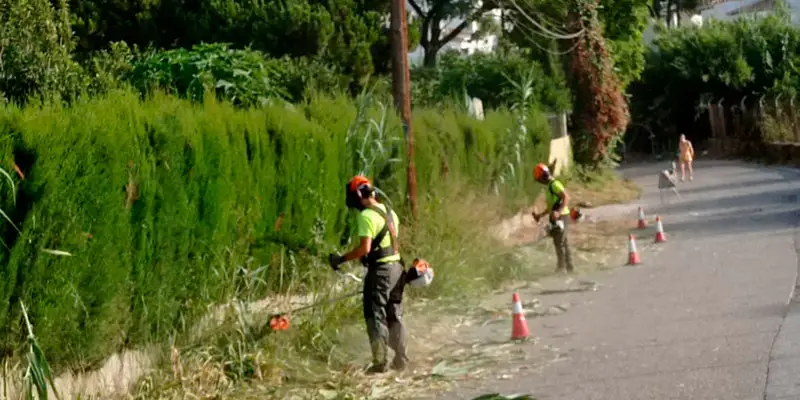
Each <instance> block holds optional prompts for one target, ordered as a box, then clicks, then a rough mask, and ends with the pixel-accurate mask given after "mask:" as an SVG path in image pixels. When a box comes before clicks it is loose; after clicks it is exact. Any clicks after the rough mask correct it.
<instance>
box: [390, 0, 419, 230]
mask: <svg viewBox="0 0 800 400" xmlns="http://www.w3.org/2000/svg"><path fill="white" fill-rule="evenodd" d="M391 30H392V95H393V97H394V106H395V107H396V108H397V111H398V112H399V113H400V118H401V119H402V120H403V130H404V132H405V136H406V152H407V155H406V156H407V158H408V178H407V180H408V201H409V203H410V204H411V214H412V215H413V216H414V220H415V221H416V220H417V219H418V218H419V212H418V209H417V168H416V165H415V164H414V134H413V131H412V129H411V93H410V91H411V72H410V71H409V68H408V22H407V21H406V0H392V19H391Z"/></svg>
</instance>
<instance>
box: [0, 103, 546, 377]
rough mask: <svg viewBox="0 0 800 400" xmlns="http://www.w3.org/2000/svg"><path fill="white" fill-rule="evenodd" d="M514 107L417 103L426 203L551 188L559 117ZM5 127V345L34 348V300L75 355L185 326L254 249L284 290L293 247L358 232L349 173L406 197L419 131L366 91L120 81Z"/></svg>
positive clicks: (51, 338)
mask: <svg viewBox="0 0 800 400" xmlns="http://www.w3.org/2000/svg"><path fill="white" fill-rule="evenodd" d="M354 121H355V122H354ZM514 121H515V119H514V118H512V115H511V114H510V113H509V112H506V111H493V112H489V113H488V115H487V117H486V120H484V121H477V120H475V119H473V118H471V117H469V116H468V115H466V114H465V113H463V112H460V111H459V110H458V109H457V108H455V107H441V108H438V109H421V110H415V126H414V129H415V131H414V133H415V137H416V162H417V167H418V173H419V177H418V188H419V189H418V190H419V193H420V202H422V203H423V204H424V203H425V202H426V201H430V199H431V198H434V197H435V198H436V199H437V200H439V201H448V200H450V199H453V196H452V195H450V194H449V192H448V189H447V187H448V185H447V184H443V183H456V184H458V185H461V186H462V187H463V186H468V187H470V188H473V189H474V190H486V191H488V190H493V188H494V186H495V185H493V183H495V182H500V181H502V182H504V183H502V184H500V185H499V186H497V187H499V190H500V195H501V196H500V197H501V198H503V199H507V200H508V203H507V204H508V205H509V206H516V205H518V204H520V202H521V201H523V200H524V199H527V198H530V197H531V196H532V195H533V194H535V193H532V191H533V190H534V189H536V186H534V183H533V182H532V180H531V179H529V173H528V171H529V168H528V166H530V165H532V164H533V163H534V162H536V161H538V160H541V159H542V158H543V157H544V156H546V152H547V149H548V139H549V128H548V125H547V123H546V120H545V119H544V118H543V116H542V115H540V114H538V113H535V112H534V113H532V114H531V115H530V116H529V118H528V120H527V121H528V122H527V123H526V131H520V130H519V127H516V126H514V123H515V122H514ZM519 132H527V133H524V135H522V136H520V135H519ZM0 137H1V138H2V140H1V141H0V166H2V168H3V169H5V170H6V171H10V172H11V174H12V175H13V177H14V179H15V183H16V185H17V187H16V193H13V191H12V189H11V187H10V186H11V185H8V184H7V183H8V182H3V184H4V186H3V187H2V189H0V190H2V192H1V193H2V195H0V206H1V207H2V210H3V211H4V212H5V213H6V214H7V215H8V217H9V219H10V220H11V221H13V222H14V224H13V225H12V224H11V223H9V222H8V221H4V223H3V224H0V234H1V235H2V240H3V246H2V248H0V257H2V277H3V279H2V281H0V282H2V283H1V284H0V285H1V286H0V301H2V305H0V349H1V350H2V351H3V352H4V354H6V355H10V354H15V353H16V350H18V349H19V348H20V344H21V343H22V342H23V340H24V333H25V332H23V329H22V327H21V317H20V315H21V314H20V307H19V303H20V301H24V302H25V303H26V305H28V307H29V312H30V315H31V318H32V322H33V324H34V327H35V329H36V333H37V336H38V337H39V340H40V344H41V345H42V347H43V350H44V351H45V353H46V354H47V356H48V358H49V359H50V360H51V363H52V364H53V365H56V366H59V367H66V366H76V365H81V366H90V365H91V364H92V363H94V362H97V361H99V360H101V359H103V358H105V357H106V356H108V355H110V354H111V353H113V352H114V351H117V350H118V349H119V348H121V347H123V346H135V345H137V344H141V343H146V342H148V341H154V340H160V339H163V338H165V337H167V336H168V335H170V334H172V333H174V332H176V331H180V330H182V329H186V328H187V327H188V326H190V325H191V323H192V322H193V321H195V320H196V318H197V317H198V316H200V315H202V314H203V313H204V312H206V310H207V307H208V306H209V305H210V304H213V303H219V302H222V301H225V300H226V299H227V298H229V297H230V296H232V295H233V294H234V293H235V290H236V288H235V287H232V284H231V283H230V282H231V281H230V280H228V279H224V277H225V276H229V275H230V274H232V273H236V268H237V266H241V265H245V264H247V263H248V262H249V261H248V260H251V259H253V258H255V259H257V260H258V263H259V264H261V265H265V266H267V267H270V268H271V269H268V271H267V273H266V275H265V276H266V277H267V279H266V282H267V285H266V286H265V287H264V288H263V290H264V292H265V293H264V294H266V293H267V292H270V291H272V292H278V291H282V290H285V287H283V285H284V278H283V275H284V274H291V275H292V276H293V277H295V278H296V279H293V281H296V282H301V283H302V282H303V276H306V275H307V274H309V273H311V272H310V271H307V270H303V268H304V267H303V265H304V264H303V263H297V264H296V267H295V268H294V269H293V270H291V271H283V269H281V270H280V272H279V271H278V268H272V267H275V265H276V261H275V260H276V255H277V254H278V253H279V252H281V253H282V252H284V251H286V250H288V251H293V252H297V253H298V254H300V253H304V254H310V255H312V256H313V255H319V254H322V248H326V249H330V248H335V247H338V246H341V245H342V244H344V243H346V240H347V238H348V237H349V235H350V233H351V217H352V215H351V214H350V213H348V212H347V211H346V210H345V208H344V194H343V188H344V183H345V182H346V181H347V180H348V179H349V178H350V177H351V176H352V175H354V174H355V173H358V172H366V173H367V174H368V175H369V176H370V177H372V178H374V180H375V182H376V185H377V186H378V187H379V188H380V189H382V191H383V192H385V193H386V194H387V195H388V198H389V199H391V201H392V204H393V205H394V207H395V208H396V209H398V210H399V211H400V212H401V213H405V210H406V202H407V201H406V199H405V196H404V193H405V190H404V189H405V184H406V182H405V180H406V178H405V160H404V155H405V145H404V141H403V131H402V129H400V125H399V123H398V120H397V118H396V117H395V116H394V113H393V110H392V109H391V108H390V107H389V108H387V107H382V106H381V105H380V104H378V103H375V102H369V101H368V99H367V98H362V103H361V104H358V103H354V102H353V101H352V100H350V99H347V98H313V99H312V100H309V101H308V102H307V103H305V104H299V105H269V106H266V107H263V108H257V109H256V108H254V109H246V110H242V109H237V108H235V107H233V106H231V105H229V104H227V103H220V102H215V101H213V100H211V101H206V102H205V103H203V104H197V103H192V102H189V101H186V100H181V99H178V98H175V97H171V96H166V95H154V96H151V97H148V98H145V99H142V98H140V96H139V95H138V94H134V93H132V92H127V91H120V92H114V93H109V94H107V95H105V96H103V97H98V98H92V99H87V100H83V101H81V102H78V103H76V104H73V105H71V106H69V107H64V106H59V105H49V104H45V105H41V104H40V105H29V106H27V107H25V108H15V107H13V106H6V107H4V108H0ZM521 137H522V138H523V139H524V142H523V143H519V142H518V141H519V140H521V139H520V138H521ZM515 140H516V141H517V142H515ZM509 149H512V150H509ZM513 149H517V150H513ZM517 157H519V160H517ZM518 161H520V162H518ZM515 166H516V169H515V168H514V167H515ZM15 168H19V170H20V172H21V174H16V173H14V172H13V171H15ZM519 168H523V169H522V170H519ZM509 171H511V172H513V173H511V174H509ZM20 175H24V179H23V178H22V177H21V176H20ZM448 196H449V197H448ZM48 250H60V251H64V252H68V253H69V254H70V255H59V254H53V253H52V252H48ZM298 277H299V278H298ZM287 280H288V279H287Z"/></svg>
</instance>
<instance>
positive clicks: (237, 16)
mask: <svg viewBox="0 0 800 400" xmlns="http://www.w3.org/2000/svg"><path fill="white" fill-rule="evenodd" d="M388 4H389V3H388V2H385V1H357V0H325V1H312V0H291V1H267V0H245V1H234V0H202V1H198V2H191V3H185V2H182V1H177V0H162V1H159V2H151V1H144V0H103V1H95V0H77V1H76V2H75V3H74V5H73V15H74V28H75V31H76V36H77V38H78V43H79V50H80V51H81V52H82V53H84V52H94V51H98V50H103V49H105V48H106V47H107V45H108V43H112V42H120V41H122V42H126V43H128V44H130V45H138V46H140V47H143V48H145V47H148V46H154V47H155V48H158V49H169V48H175V47H183V48H190V47H192V46H195V45H199V44H202V43H210V42H215V43H218V42H223V43H230V44H231V47H233V48H237V49H243V48H252V49H254V50H258V51H261V52H263V53H265V54H266V55H268V56H270V57H273V58H281V57H283V56H290V57H293V58H301V57H321V59H322V60H323V61H325V62H326V63H327V64H330V65H333V66H335V67H336V68H337V69H339V70H340V71H341V72H342V73H345V74H347V75H348V76H349V77H350V78H351V79H352V80H353V81H354V82H356V83H361V81H362V80H363V79H365V78H366V77H368V76H370V75H371V74H372V73H373V72H374V67H373V64H375V63H377V64H380V63H383V62H385V56H384V58H382V59H379V60H375V61H373V54H372V49H373V46H378V45H380V42H381V41H382V40H384V39H385V37H386V34H387V32H385V31H384V30H383V28H382V26H383V12H385V11H388Z"/></svg>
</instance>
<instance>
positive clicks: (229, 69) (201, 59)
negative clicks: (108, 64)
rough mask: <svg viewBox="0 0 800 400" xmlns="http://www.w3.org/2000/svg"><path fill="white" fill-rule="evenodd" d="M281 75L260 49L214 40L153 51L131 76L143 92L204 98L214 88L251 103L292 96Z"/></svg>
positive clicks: (225, 95) (241, 102)
mask: <svg viewBox="0 0 800 400" xmlns="http://www.w3.org/2000/svg"><path fill="white" fill-rule="evenodd" d="M278 75H279V69H278V68H276V66H275V65H274V64H272V63H268V62H266V60H265V59H264V56H263V55H262V54H261V53H260V52H257V51H251V50H234V49H230V48H229V47H228V46H227V45H225V44H211V45H198V46H194V47H193V48H192V49H191V50H186V49H176V50H167V51H159V52H154V53H150V54H148V55H147V56H145V57H144V58H143V59H141V60H138V61H137V62H136V64H135V65H134V67H133V70H132V71H131V72H130V74H129V76H128V79H129V80H130V81H131V82H132V83H133V85H134V86H136V87H137V88H139V89H140V90H141V91H143V92H148V91H150V90H152V89H154V88H167V89H170V90H171V91H173V92H174V93H176V94H179V95H182V96H186V97H188V98H190V99H192V100H195V101H201V100H202V99H203V96H205V94H206V92H207V91H209V90H213V91H215V92H216V94H217V96H219V98H224V99H227V100H230V101H231V102H233V103H234V104H236V105H243V106H252V105H264V104H266V103H267V102H268V101H269V100H270V99H274V98H278V99H281V98H283V99H286V98H288V97H289V95H288V93H287V92H286V91H285V90H284V88H283V87H281V86H280V85H278V83H277V81H278Z"/></svg>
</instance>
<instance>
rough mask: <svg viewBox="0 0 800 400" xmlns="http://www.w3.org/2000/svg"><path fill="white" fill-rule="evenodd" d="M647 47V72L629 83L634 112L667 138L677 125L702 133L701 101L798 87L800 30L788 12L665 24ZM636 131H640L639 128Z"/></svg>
mask: <svg viewBox="0 0 800 400" xmlns="http://www.w3.org/2000/svg"><path fill="white" fill-rule="evenodd" d="M655 45H656V48H655V49H654V50H651V51H650V52H649V53H648V54H647V64H646V69H645V72H644V74H643V76H642V79H641V81H640V82H638V83H636V84H635V85H633V86H632V94H633V104H632V108H633V112H634V120H636V121H638V122H637V123H638V125H639V126H640V127H641V126H644V127H645V129H644V131H645V132H647V133H648V134H649V132H648V130H649V131H652V132H654V133H656V134H657V136H659V139H657V140H662V139H660V137H662V136H663V135H666V136H668V137H669V140H670V141H674V140H675V136H677V134H679V133H689V134H691V135H692V137H693V138H694V139H695V140H700V139H703V138H704V137H705V136H704V134H705V133H706V132H707V129H700V128H701V127H703V126H704V125H703V124H705V122H706V120H707V118H701V119H698V118H697V117H698V116H699V114H698V111H700V110H699V109H698V106H700V105H701V103H702V102H704V101H708V100H712V101H715V102H716V101H719V100H720V99H722V98H725V102H726V104H728V105H730V104H736V103H738V102H739V101H741V100H742V98H743V97H744V96H749V98H750V101H749V104H753V102H754V101H757V100H758V98H759V97H760V96H762V95H764V94H768V95H777V94H779V93H782V94H783V95H784V96H787V97H788V96H792V95H794V94H795V93H797V91H798V89H800V75H798V74H797V72H796V70H795V67H794V66H795V65H798V63H800V56H798V54H800V30H798V29H797V28H796V27H794V26H793V25H792V24H791V21H790V20H789V16H788V14H787V13H785V12H778V13H775V14H773V15H770V16H767V17H764V18H761V19H752V18H740V19H737V20H736V21H734V22H716V21H710V22H709V23H708V24H706V25H704V26H703V27H702V28H695V27H685V28H679V29H670V30H667V31H665V32H664V33H663V34H662V35H661V36H659V37H658V38H657V39H656V41H655ZM634 132H636V131H634Z"/></svg>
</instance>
